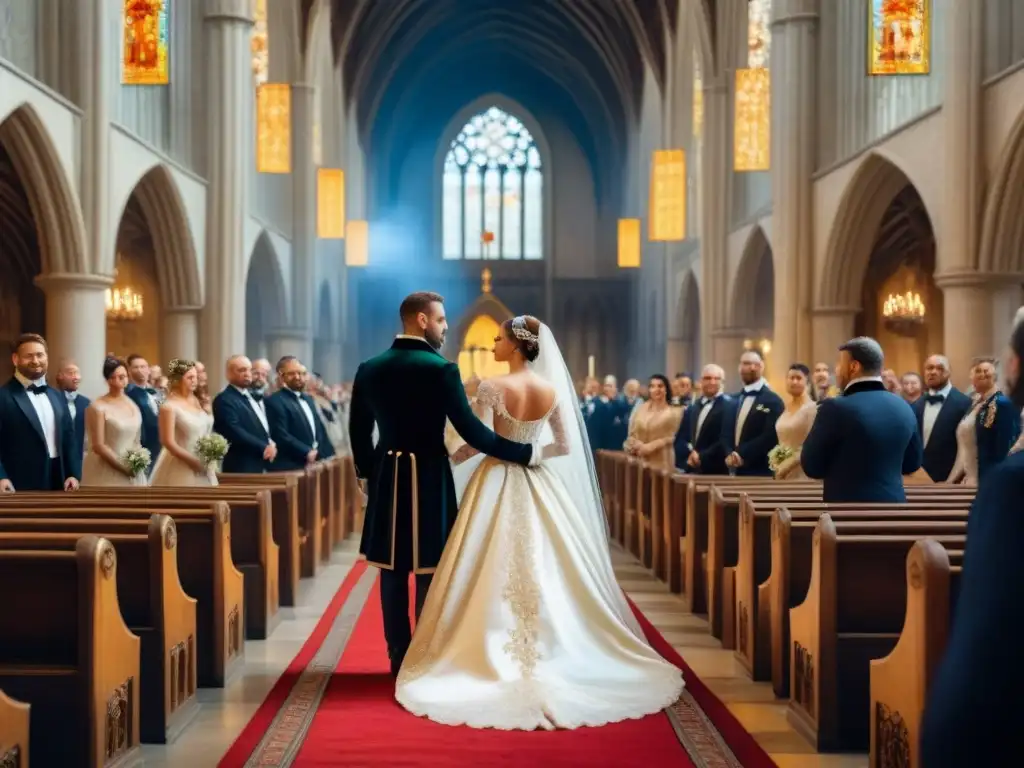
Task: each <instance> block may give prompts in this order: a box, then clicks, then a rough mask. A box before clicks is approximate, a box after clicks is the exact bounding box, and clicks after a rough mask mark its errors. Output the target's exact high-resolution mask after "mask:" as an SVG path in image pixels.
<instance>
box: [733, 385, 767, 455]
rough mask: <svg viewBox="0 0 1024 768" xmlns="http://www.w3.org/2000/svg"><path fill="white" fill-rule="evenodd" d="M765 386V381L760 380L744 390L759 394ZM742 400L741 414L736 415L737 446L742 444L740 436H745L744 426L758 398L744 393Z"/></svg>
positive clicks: (741, 395)
mask: <svg viewBox="0 0 1024 768" xmlns="http://www.w3.org/2000/svg"><path fill="white" fill-rule="evenodd" d="M765 385H766V382H765V380H764V379H758V380H757V381H755V382H754V383H753V384H747V385H746V386H745V387H744V388H743V392H744V393H745V392H754V393H759V392H760V391H761V390H762V389H764V388H765ZM740 398H741V399H742V402H741V403H740V412H739V413H738V414H737V415H736V435H735V438H734V439H735V440H736V445H737V446H738V445H739V444H740V435H742V434H743V425H744V424H746V423H747V416H749V415H750V409H751V408H753V407H754V400H756V399H757V398H756V397H749V396H746V395H744V394H743V393H740Z"/></svg>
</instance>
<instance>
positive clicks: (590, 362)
mask: <svg viewBox="0 0 1024 768" xmlns="http://www.w3.org/2000/svg"><path fill="white" fill-rule="evenodd" d="M596 370H597V367H596V365H595V362H594V356H593V355H591V356H590V357H588V358H587V376H589V377H590V378H594V377H595V376H597V374H596V373H595V371H596Z"/></svg>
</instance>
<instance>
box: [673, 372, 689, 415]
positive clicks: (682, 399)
mask: <svg viewBox="0 0 1024 768" xmlns="http://www.w3.org/2000/svg"><path fill="white" fill-rule="evenodd" d="M691 403H693V379H692V378H690V374H688V373H677V374H676V377H675V378H674V379H672V405H674V406H675V407H676V408H689V407H690V404H691Z"/></svg>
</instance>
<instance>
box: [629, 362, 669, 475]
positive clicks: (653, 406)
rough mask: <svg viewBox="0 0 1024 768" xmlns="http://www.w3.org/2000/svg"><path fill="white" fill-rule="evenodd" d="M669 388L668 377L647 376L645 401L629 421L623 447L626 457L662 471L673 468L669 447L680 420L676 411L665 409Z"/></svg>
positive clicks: (667, 407)
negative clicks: (634, 457)
mask: <svg viewBox="0 0 1024 768" xmlns="http://www.w3.org/2000/svg"><path fill="white" fill-rule="evenodd" d="M670 387H671V385H670V384H669V381H668V377H667V376H665V375H664V374H661V373H656V374H654V375H653V376H651V378H650V381H649V382H648V384H647V392H648V394H649V399H648V400H647V402H646V403H644V404H643V405H641V406H640V407H639V408H637V409H636V410H635V411H634V412H633V415H632V416H631V417H630V420H629V432H628V437H627V438H626V442H625V445H624V446H623V447H624V448H625V449H626V453H629V454H631V455H633V456H638V457H640V458H642V459H643V460H644V461H646V462H647V463H648V464H650V465H651V466H653V467H657V468H663V469H671V468H672V467H674V466H675V457H674V451H673V448H672V444H673V443H674V442H675V439H676V432H678V431H679V422H680V420H681V419H682V418H683V412H682V411H681V410H680V409H679V408H673V407H672V406H671V405H669V401H668V397H669V391H670Z"/></svg>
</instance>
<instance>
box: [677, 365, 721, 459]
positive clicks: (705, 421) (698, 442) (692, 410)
mask: <svg viewBox="0 0 1024 768" xmlns="http://www.w3.org/2000/svg"><path fill="white" fill-rule="evenodd" d="M724 388H725V371H723V370H722V368H721V366H718V365H714V364H713V363H712V364H710V365H705V366H704V370H703V371H701V376H700V395H701V396H700V397H699V398H697V399H696V400H695V401H694V402H693V404H692V405H690V407H689V408H686V409H685V411H684V413H683V419H682V422H681V423H680V424H679V430H678V431H677V432H676V437H675V446H674V449H675V461H676V468H677V469H679V470H681V471H683V472H690V473H692V474H701V475H724V474H727V473H728V470H727V469H726V466H725V454H724V453H723V452H722V451H723V449H722V440H721V435H722V419H723V418H724V417H725V413H726V411H727V410H728V409H729V396H728V395H727V394H725V391H724Z"/></svg>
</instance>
